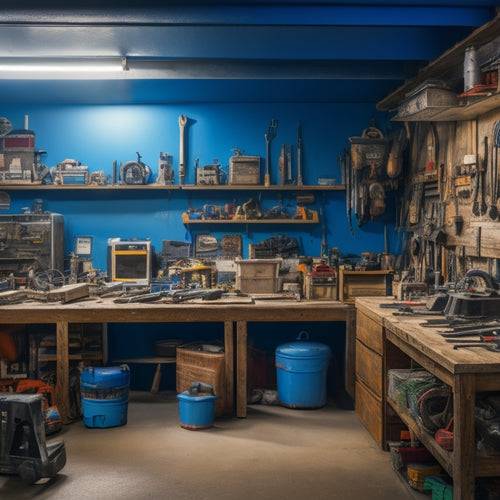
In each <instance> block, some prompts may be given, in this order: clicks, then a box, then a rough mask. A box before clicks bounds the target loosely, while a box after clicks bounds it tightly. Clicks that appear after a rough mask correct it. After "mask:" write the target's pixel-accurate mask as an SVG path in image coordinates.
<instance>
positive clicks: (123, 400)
mask: <svg viewBox="0 0 500 500" xmlns="http://www.w3.org/2000/svg"><path fill="white" fill-rule="evenodd" d="M129 387H130V369H129V367H128V366H127V365H121V366H112V367H92V366H88V367H86V368H84V370H83V372H82V375H81V377H80V392H81V398H82V412H83V423H84V424H85V425H86V426H87V427H101V428H102V427H116V426H119V425H125V424H126V423H127V413H128V393H129Z"/></svg>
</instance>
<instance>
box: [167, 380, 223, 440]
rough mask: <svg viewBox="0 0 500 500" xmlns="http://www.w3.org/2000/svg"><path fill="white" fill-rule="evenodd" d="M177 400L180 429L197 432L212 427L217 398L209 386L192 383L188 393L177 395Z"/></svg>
mask: <svg viewBox="0 0 500 500" xmlns="http://www.w3.org/2000/svg"><path fill="white" fill-rule="evenodd" d="M177 399H178V400H179V418H180V421H181V424H180V425H181V427H182V428H184V429H188V430H190V431H198V430H201V429H208V428H209V427H213V425H214V417H215V400H216V399H217V396H215V395H214V392H213V387H212V386H211V385H208V384H202V383H200V382H193V384H192V385H191V387H190V388H189V390H188V391H184V392H181V393H180V394H177Z"/></svg>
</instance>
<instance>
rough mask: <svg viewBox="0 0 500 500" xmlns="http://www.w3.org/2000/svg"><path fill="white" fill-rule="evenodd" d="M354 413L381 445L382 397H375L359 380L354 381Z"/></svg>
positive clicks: (382, 431)
mask: <svg viewBox="0 0 500 500" xmlns="http://www.w3.org/2000/svg"><path fill="white" fill-rule="evenodd" d="M355 404H356V415H357V416H358V418H359V419H360V420H361V423H362V424H363V425H364V426H365V427H366V428H367V429H368V432H369V433H370V434H371V435H372V436H373V437H374V438H375V440H376V441H377V443H378V444H379V445H380V446H383V435H384V429H383V408H382V404H383V403H382V398H380V397H377V396H376V395H375V394H374V393H373V392H372V391H370V389H368V388H367V387H366V385H365V384H364V383H363V382H361V381H359V380H358V381H356V403H355Z"/></svg>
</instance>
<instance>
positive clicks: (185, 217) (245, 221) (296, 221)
mask: <svg viewBox="0 0 500 500" xmlns="http://www.w3.org/2000/svg"><path fill="white" fill-rule="evenodd" d="M182 222H183V224H186V225H190V224H233V225H234V224H318V223H319V217H318V214H317V213H314V217H313V218H312V219H307V220H306V219H223V220H220V219H213V220H212V219H210V220H205V219H190V218H189V215H188V214H186V213H183V214H182Z"/></svg>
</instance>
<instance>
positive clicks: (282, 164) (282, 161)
mask: <svg viewBox="0 0 500 500" xmlns="http://www.w3.org/2000/svg"><path fill="white" fill-rule="evenodd" d="M285 154H286V153H285V145H284V144H283V145H282V146H281V155H280V159H279V169H280V173H281V185H282V186H284V185H285V180H286V170H285Z"/></svg>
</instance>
